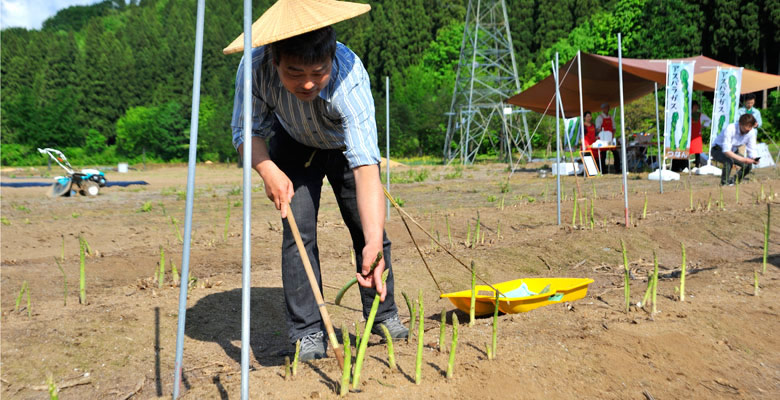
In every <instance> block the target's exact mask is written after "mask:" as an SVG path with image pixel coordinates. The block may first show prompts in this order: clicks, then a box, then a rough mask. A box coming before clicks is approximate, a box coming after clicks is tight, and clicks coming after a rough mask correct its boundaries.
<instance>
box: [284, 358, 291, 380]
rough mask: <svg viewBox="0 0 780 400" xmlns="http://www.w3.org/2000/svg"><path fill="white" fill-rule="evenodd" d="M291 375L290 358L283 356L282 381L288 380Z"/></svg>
mask: <svg viewBox="0 0 780 400" xmlns="http://www.w3.org/2000/svg"><path fill="white" fill-rule="evenodd" d="M290 375H292V369H291V368H290V356H284V380H289V379H290Z"/></svg>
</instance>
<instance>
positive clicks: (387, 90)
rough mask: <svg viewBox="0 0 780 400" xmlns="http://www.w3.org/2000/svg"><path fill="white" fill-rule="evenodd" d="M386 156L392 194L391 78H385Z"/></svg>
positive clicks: (388, 201)
mask: <svg viewBox="0 0 780 400" xmlns="http://www.w3.org/2000/svg"><path fill="white" fill-rule="evenodd" d="M385 129H386V131H385V138H386V139H387V140H386V141H385V142H386V146H387V150H386V151H385V156H386V157H387V168H386V169H387V172H386V173H387V183H386V184H387V192H388V193H390V77H389V76H385ZM387 220H388V221H390V199H387Z"/></svg>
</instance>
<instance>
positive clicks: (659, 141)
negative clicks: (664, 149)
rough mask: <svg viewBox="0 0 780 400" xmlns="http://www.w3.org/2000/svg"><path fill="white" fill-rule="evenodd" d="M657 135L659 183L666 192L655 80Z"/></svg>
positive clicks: (656, 83)
mask: <svg viewBox="0 0 780 400" xmlns="http://www.w3.org/2000/svg"><path fill="white" fill-rule="evenodd" d="M655 137H656V145H657V146H658V160H656V161H657V162H658V185H659V186H660V189H661V193H663V192H664V175H663V174H664V171H663V170H662V169H661V157H662V154H661V122H660V119H659V117H658V82H655Z"/></svg>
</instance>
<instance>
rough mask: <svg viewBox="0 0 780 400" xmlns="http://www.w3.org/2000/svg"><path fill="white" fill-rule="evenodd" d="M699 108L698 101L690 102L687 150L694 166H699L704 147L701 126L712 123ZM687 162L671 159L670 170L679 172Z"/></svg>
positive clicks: (707, 125) (686, 165)
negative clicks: (689, 131) (689, 143)
mask: <svg viewBox="0 0 780 400" xmlns="http://www.w3.org/2000/svg"><path fill="white" fill-rule="evenodd" d="M699 109H700V106H699V102H698V101H696V100H694V101H693V103H692V104H691V146H690V147H689V150H688V152H689V153H690V154H693V156H694V165H695V166H696V168H700V167H701V152H702V148H703V147H704V146H703V145H702V139H701V128H702V127H705V128H708V127H709V126H710V124H711V123H712V120H711V119H710V117H708V116H707V114H704V113H703V112H701V111H699ZM689 164H690V161H688V160H672V171H675V172H681V171H683V170H684V169H685V168H686V167H688V165H689Z"/></svg>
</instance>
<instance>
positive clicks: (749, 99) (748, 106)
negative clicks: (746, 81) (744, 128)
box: [737, 93, 761, 128]
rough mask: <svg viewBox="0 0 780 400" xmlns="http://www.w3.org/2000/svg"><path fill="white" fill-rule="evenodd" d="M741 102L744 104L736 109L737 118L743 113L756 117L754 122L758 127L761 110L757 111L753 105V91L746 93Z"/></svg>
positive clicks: (754, 97) (754, 102)
mask: <svg viewBox="0 0 780 400" xmlns="http://www.w3.org/2000/svg"><path fill="white" fill-rule="evenodd" d="M742 104H743V105H744V107H740V108H739V110H737V118H739V117H741V116H743V115H745V114H750V115H752V116H753V118H755V119H756V124H757V126H758V127H759V128H760V127H761V111H758V109H757V108H754V107H753V106H754V105H755V104H756V95H755V94H753V93H748V94H746V95H745V99H744V100H743V101H742Z"/></svg>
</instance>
